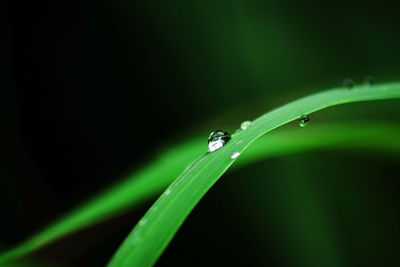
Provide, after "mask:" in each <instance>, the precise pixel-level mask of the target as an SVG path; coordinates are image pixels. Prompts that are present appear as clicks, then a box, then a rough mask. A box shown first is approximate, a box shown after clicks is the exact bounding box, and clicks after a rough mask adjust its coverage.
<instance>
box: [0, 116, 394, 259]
mask: <svg viewBox="0 0 400 267" xmlns="http://www.w3.org/2000/svg"><path fill="white" fill-rule="evenodd" d="M399 132H400V129H399V127H397V126H394V125H392V124H384V123H376V122H375V123H374V122H368V123H360V122H351V123H342V122H340V123H335V124H333V123H324V124H319V125H312V126H311V127H308V128H307V129H302V128H300V127H296V128H294V129H280V130H279V131H274V132H271V133H270V134H268V135H265V136H263V137H262V138H260V139H258V140H257V141H256V142H257V144H255V145H253V146H250V147H249V148H248V149H247V150H246V152H245V155H244V156H241V157H239V159H238V161H237V163H238V164H235V165H233V167H240V166H242V165H245V164H249V163H251V162H254V161H256V160H262V159H265V158H269V157H276V156H284V155H287V154H293V153H299V152H302V151H305V150H312V149H318V148H321V147H323V148H327V147H330V148H334V147H336V148H342V147H365V146H366V147H371V148H374V149H380V150H382V149H384V150H387V151H390V152H399V151H400V140H399V138H398V136H399ZM206 137H207V133H204V134H203V135H201V137H198V138H193V139H192V140H190V141H186V142H184V143H182V144H180V145H178V146H175V147H172V148H170V149H167V150H165V152H163V153H160V154H159V156H158V157H156V158H155V159H154V160H153V161H152V162H150V164H149V165H147V166H146V167H144V168H142V169H141V170H139V171H137V172H134V173H132V174H131V175H129V176H128V177H127V179H126V180H125V181H122V182H121V183H119V184H118V185H116V186H114V187H113V188H111V189H109V190H108V191H106V192H104V193H102V194H99V195H98V196H97V197H94V198H92V199H91V200H89V201H87V202H86V203H84V204H82V205H81V206H80V207H78V208H77V209H75V210H73V211H72V212H70V213H68V214H66V215H65V216H63V217H62V218H60V219H59V220H57V221H56V222H55V223H53V224H52V225H50V226H49V227H47V228H45V229H44V230H43V231H42V232H39V233H38V234H36V235H34V236H33V237H31V238H30V239H28V240H27V241H26V242H24V243H22V244H21V245H19V246H17V247H16V248H14V249H11V250H9V251H7V252H5V253H3V254H2V255H0V263H3V262H6V261H9V260H13V259H16V258H19V257H22V256H24V255H26V254H28V253H31V252H34V251H36V250H38V249H40V248H41V247H43V246H45V245H48V244H51V243H52V242H55V241H56V240H58V239H60V238H62V237H64V236H66V235H68V234H70V233H72V232H76V231H78V230H81V229H83V228H85V227H89V226H91V225H93V224H95V223H99V222H101V221H104V220H106V219H107V218H110V217H114V216H116V215H118V214H119V213H121V212H123V211H126V210H129V209H131V208H132V207H134V206H135V205H136V204H138V203H140V202H142V201H145V200H148V199H149V198H151V197H153V196H154V195H155V194H157V193H158V192H160V191H161V190H163V189H165V188H166V187H167V186H168V185H169V184H170V183H171V182H172V181H173V180H174V178H175V177H176V176H177V175H178V174H179V173H180V172H182V171H183V170H184V168H185V167H186V166H187V165H188V164H189V163H190V162H192V161H193V160H194V159H195V158H197V157H199V156H201V154H202V153H203V151H204V149H205V148H206ZM379 137H380V138H379ZM171 162H173V164H171Z"/></svg>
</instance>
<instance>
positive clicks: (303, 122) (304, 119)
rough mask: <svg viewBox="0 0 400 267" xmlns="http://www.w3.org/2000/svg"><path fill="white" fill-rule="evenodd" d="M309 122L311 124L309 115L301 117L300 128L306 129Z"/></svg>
mask: <svg viewBox="0 0 400 267" xmlns="http://www.w3.org/2000/svg"><path fill="white" fill-rule="evenodd" d="M309 122H310V117H308V116H307V115H301V116H300V121H299V125H300V127H306V126H307V124H308V123H309Z"/></svg>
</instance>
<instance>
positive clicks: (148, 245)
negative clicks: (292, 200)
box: [109, 83, 400, 266]
mask: <svg viewBox="0 0 400 267" xmlns="http://www.w3.org/2000/svg"><path fill="white" fill-rule="evenodd" d="M399 97H400V83H390V84H382V85H375V86H371V87H366V86H359V87H355V88H354V89H352V90H348V89H333V90H329V91H326V92H321V93H317V94H314V95H311V96H308V97H305V98H301V99H299V100H297V101H294V102H291V103H289V104H287V105H284V106H282V107H280V108H277V109H275V110H273V111H271V112H269V113H266V114H265V115H263V116H261V117H259V118H258V119H256V120H254V121H253V123H252V126H251V127H249V128H248V129H246V130H244V131H240V132H238V133H237V134H235V135H234V136H233V137H232V140H231V141H229V142H228V143H227V144H226V145H225V146H224V147H223V148H222V149H220V150H218V151H216V152H213V153H205V154H204V155H203V156H202V157H200V158H199V159H198V160H196V161H195V162H193V163H192V164H191V165H189V167H188V168H187V169H186V170H185V171H184V172H183V173H182V174H181V175H180V176H179V177H178V178H177V179H176V180H175V181H174V182H173V183H172V184H171V185H170V186H169V187H168V188H167V190H166V191H165V192H164V193H163V194H162V195H161V197H159V199H158V200H157V201H156V202H155V203H154V204H153V206H152V207H151V208H150V209H149V211H148V212H147V213H146V214H145V216H144V217H143V218H142V219H141V220H140V221H139V223H138V224H137V225H136V226H135V228H134V229H133V231H132V232H131V233H130V234H129V235H128V237H127V238H126V239H125V241H124V242H123V244H122V245H121V247H120V248H119V249H118V251H117V252H116V254H115V255H114V257H113V258H112V260H111V261H110V263H109V266H151V265H153V264H154V263H155V262H156V260H157V259H158V257H159V256H160V255H161V253H162V252H163V251H164V249H165V248H166V247H167V245H168V243H169V242H170V241H171V239H172V238H173V236H174V235H175V233H176V231H177V230H178V229H179V227H180V225H181V224H182V223H183V221H184V220H185V218H186V217H187V216H188V215H189V213H190V212H191V210H192V209H193V208H194V207H195V205H196V204H197V203H198V202H199V201H200V199H201V198H202V197H203V196H204V194H205V193H206V192H207V191H208V190H209V189H210V188H211V186H212V185H213V184H214V183H215V182H216V181H217V180H218V179H219V177H220V176H221V175H222V174H223V173H224V172H225V171H226V170H227V169H228V168H229V167H230V166H231V165H232V164H233V162H234V161H235V159H232V158H231V155H233V154H234V153H237V152H239V153H242V152H243V151H244V150H245V149H246V148H247V147H248V146H249V145H250V144H251V143H252V142H254V141H255V140H256V139H257V138H258V137H260V136H261V135H263V134H265V133H266V132H269V131H271V130H273V129H275V128H277V127H279V126H281V125H283V124H285V123H288V122H290V121H292V120H295V119H298V118H299V117H300V116H301V115H303V114H310V113H312V112H315V111H317V110H320V109H323V108H326V107H329V106H334V105H339V104H344V103H350V102H358V101H367V100H380V99H391V98H399Z"/></svg>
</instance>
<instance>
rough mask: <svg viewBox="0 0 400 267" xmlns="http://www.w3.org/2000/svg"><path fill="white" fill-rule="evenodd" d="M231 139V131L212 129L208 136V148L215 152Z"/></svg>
mask: <svg viewBox="0 0 400 267" xmlns="http://www.w3.org/2000/svg"><path fill="white" fill-rule="evenodd" d="M229 140H231V135H230V134H229V133H227V132H224V131H222V130H215V131H212V132H211V133H210V136H209V137H208V150H209V151H210V152H214V151H216V150H218V149H220V148H221V147H223V146H224V145H225V144H226V143H227V142H228V141H229Z"/></svg>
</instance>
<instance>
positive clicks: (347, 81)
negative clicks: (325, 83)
mask: <svg viewBox="0 0 400 267" xmlns="http://www.w3.org/2000/svg"><path fill="white" fill-rule="evenodd" d="M343 87H346V88H347V89H351V88H353V87H354V82H353V80H352V79H344V80H343Z"/></svg>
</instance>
